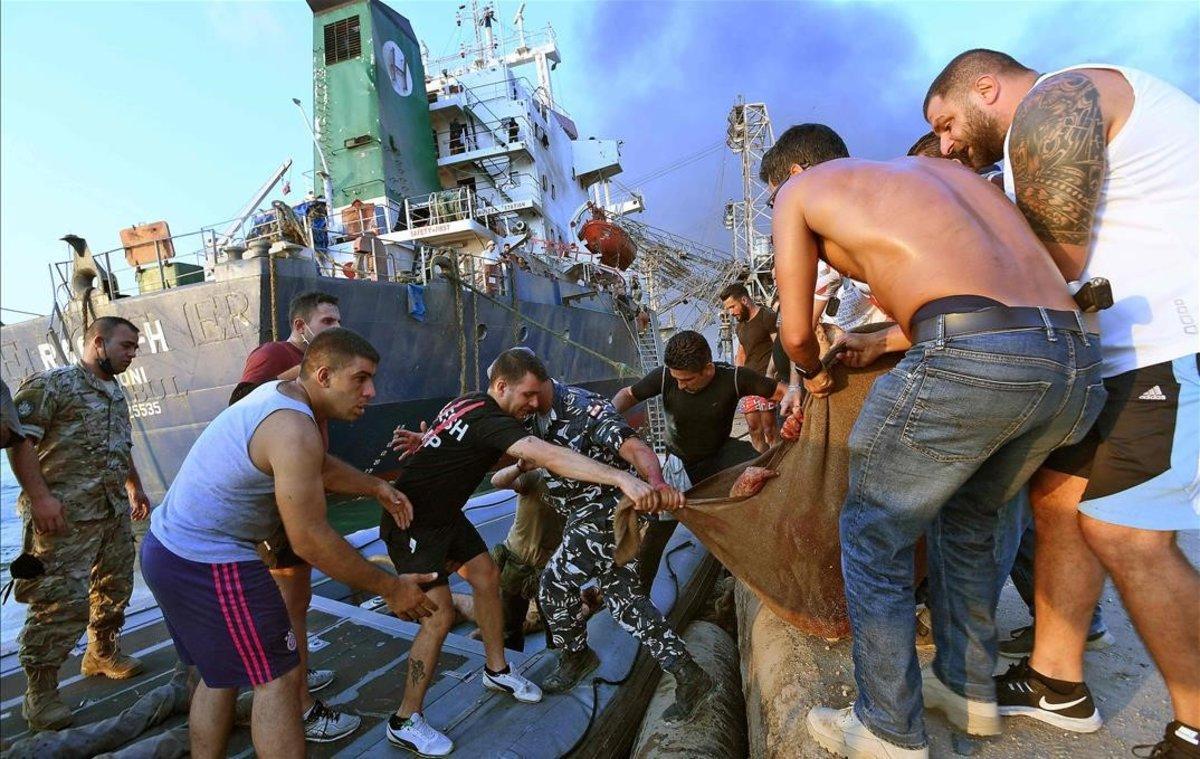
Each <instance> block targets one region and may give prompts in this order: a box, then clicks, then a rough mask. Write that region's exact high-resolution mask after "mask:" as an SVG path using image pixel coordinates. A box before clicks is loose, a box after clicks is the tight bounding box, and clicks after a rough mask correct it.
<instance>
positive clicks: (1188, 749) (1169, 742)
mask: <svg viewBox="0 0 1200 759" xmlns="http://www.w3.org/2000/svg"><path fill="white" fill-rule="evenodd" d="M1133 755H1134V756H1140V757H1145V759H1200V733H1197V732H1196V731H1195V730H1193V729H1192V728H1190V727H1188V726H1187V725H1185V724H1183V723H1182V722H1172V723H1170V724H1169V725H1167V730H1166V732H1165V733H1164V734H1163V739H1162V740H1161V741H1159V742H1158V743H1156V744H1154V745H1153V746H1149V745H1146V746H1134V747H1133Z"/></svg>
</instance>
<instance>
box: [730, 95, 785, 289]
mask: <svg viewBox="0 0 1200 759" xmlns="http://www.w3.org/2000/svg"><path fill="white" fill-rule="evenodd" d="M725 144H726V145H728V146H729V149H730V150H732V151H733V152H734V153H735V154H737V155H738V157H739V158H740V159H741V163H742V197H741V199H740V200H731V201H729V203H727V204H726V206H725V228H726V229H730V230H732V231H733V256H734V259H735V260H739V261H744V262H745V263H746V265H747V267H748V269H749V273H748V274H747V278H746V289H747V290H749V291H750V296H751V297H752V298H754V299H755V300H757V301H759V302H760V303H763V304H766V303H770V302H771V300H772V299H774V297H775V281H774V277H772V275H771V269H772V267H773V266H774V263H775V261H774V254H773V253H772V251H771V212H770V209H768V208H767V200H768V199H769V198H770V195H771V193H770V192H769V191H768V189H767V185H766V184H765V183H763V182H762V180H760V179H759V178H758V167H759V165H760V164H761V163H762V157H763V154H764V153H766V152H767V149H768V148H770V147H771V146H772V145H774V144H775V134H774V131H773V130H772V128H771V117H770V116H769V115H768V114H767V106H766V104H765V103H747V102H745V100H744V99H743V98H742V97H741V96H740V95H739V96H738V99H737V102H736V103H735V104H734V106H733V108H731V109H730V110H729V119H728V128H727V129H726V132H725Z"/></svg>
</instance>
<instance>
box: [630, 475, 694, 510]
mask: <svg viewBox="0 0 1200 759" xmlns="http://www.w3.org/2000/svg"><path fill="white" fill-rule="evenodd" d="M617 487H618V488H620V489H621V492H622V493H624V494H625V497H627V498H628V499H629V500H630V501H631V502H632V503H633V508H634V509H636V510H638V511H645V512H650V513H653V512H656V511H662V510H663V509H669V510H672V511H673V510H675V509H678V508H679V507H681V506H683V494H682V493H680V492H679V491H678V490H676V489H675V488H673V487H671V486H670V485H667V484H666V483H663V484H661V485H659V486H658V487H654V486H653V485H650V484H647V483H645V482H643V481H641V480H639V479H638V478H637V477H634V476H633V475H632V474H628V473H624V472H623V473H622V474H621V480H620V481H619V482H618V483H617Z"/></svg>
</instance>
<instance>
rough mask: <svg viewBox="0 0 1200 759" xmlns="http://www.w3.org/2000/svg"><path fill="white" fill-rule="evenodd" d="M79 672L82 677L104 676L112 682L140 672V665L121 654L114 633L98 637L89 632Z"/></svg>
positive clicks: (137, 661) (131, 658)
mask: <svg viewBox="0 0 1200 759" xmlns="http://www.w3.org/2000/svg"><path fill="white" fill-rule="evenodd" d="M79 671H80V673H81V674H82V675H83V676H84V677H91V676H92V675H104V676H105V677H108V678H111V679H113V680H127V679H128V678H130V677H133V676H134V675H136V674H137V673H139V672H141V671H142V663H141V662H140V661H139V660H137V659H135V658H133V657H132V656H127V655H125V654H123V653H121V647H120V646H119V645H117V634H116V633H115V632H113V633H101V634H98V635H92V634H91V633H90V632H89V634H88V647H87V652H86V653H85V654H84V655H83V661H82V662H81V663H80V665H79Z"/></svg>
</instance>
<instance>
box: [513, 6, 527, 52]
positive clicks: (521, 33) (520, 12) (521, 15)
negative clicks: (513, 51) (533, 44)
mask: <svg viewBox="0 0 1200 759" xmlns="http://www.w3.org/2000/svg"><path fill="white" fill-rule="evenodd" d="M513 26H515V27H517V36H518V39H520V43H519V45H520V46H519V47H518V48H517V50H525V49H526V45H525V3H521V7H520V8H517V15H515V16H513Z"/></svg>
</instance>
